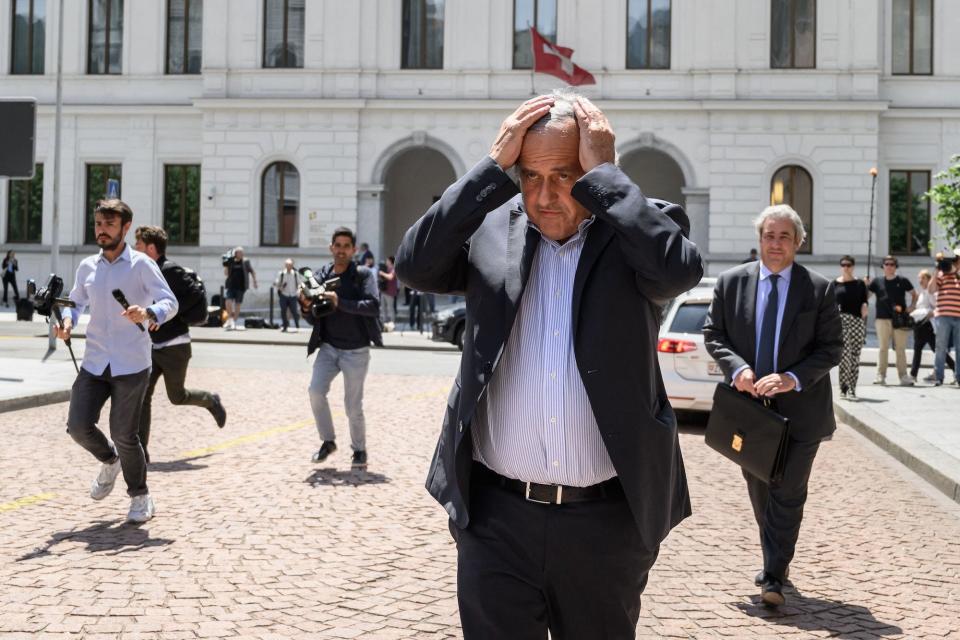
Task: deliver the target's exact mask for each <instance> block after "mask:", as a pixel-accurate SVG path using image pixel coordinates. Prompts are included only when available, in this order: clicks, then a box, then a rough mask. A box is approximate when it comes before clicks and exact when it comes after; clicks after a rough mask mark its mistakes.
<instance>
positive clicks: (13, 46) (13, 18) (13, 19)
mask: <svg viewBox="0 0 960 640" xmlns="http://www.w3.org/2000/svg"><path fill="white" fill-rule="evenodd" d="M28 1H29V3H30V10H29V12H28V13H27V17H28V18H27V68H28V69H29V71H27V72H26V73H17V72H16V71H15V70H14V69H15V68H16V66H15V65H16V58H17V38H16V33H17V28H16V23H17V0H11V2H10V75H12V76H42V75H44V73H46V63H47V61H46V55H44V56H43V58H44V59H43V64H42V65H41V66H42V68H41V69H40V71H34V70H33V67H34V64H33V63H34V59H33V22H34V19H33V16H34V11H33V6H34V3H35V2H36V0H28ZM45 1H46V0H44V2H45ZM46 13H47V7H46V4H44V23H43V30H44V42H46V30H47V23H46Z"/></svg>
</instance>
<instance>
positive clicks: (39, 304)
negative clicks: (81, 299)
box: [27, 273, 77, 322]
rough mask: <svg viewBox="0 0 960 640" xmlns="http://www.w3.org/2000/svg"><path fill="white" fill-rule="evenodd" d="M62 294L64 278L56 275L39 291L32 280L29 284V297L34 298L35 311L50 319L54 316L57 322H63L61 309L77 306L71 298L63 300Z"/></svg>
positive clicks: (52, 275)
mask: <svg viewBox="0 0 960 640" xmlns="http://www.w3.org/2000/svg"><path fill="white" fill-rule="evenodd" d="M62 293H63V278H61V277H60V276H58V275H57V274H55V273H51V274H50V278H49V279H48V280H47V284H46V285H45V286H44V287H43V288H41V289H39V290H38V289H37V285H36V283H34V282H33V281H32V280H31V281H30V282H28V283H27V296H33V310H34V311H36V312H37V313H39V314H40V315H42V316H46V317H48V318H49V317H50V316H51V315H52V316H53V317H54V318H55V319H56V320H57V322H62V321H63V318H62V316H61V315H60V307H71V308H74V307H76V306H77V305H76V304H74V302H73V300H71V299H70V298H61V297H60V294H62Z"/></svg>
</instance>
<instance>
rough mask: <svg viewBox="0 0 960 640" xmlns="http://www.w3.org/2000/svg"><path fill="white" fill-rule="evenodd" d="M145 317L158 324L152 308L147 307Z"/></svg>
mask: <svg viewBox="0 0 960 640" xmlns="http://www.w3.org/2000/svg"><path fill="white" fill-rule="evenodd" d="M147 317H148V318H150V321H151V322H156V323H158V324H159V321H158V320H157V314H155V313H154V312H153V309H147Z"/></svg>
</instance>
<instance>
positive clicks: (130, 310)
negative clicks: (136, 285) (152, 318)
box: [120, 304, 149, 324]
mask: <svg viewBox="0 0 960 640" xmlns="http://www.w3.org/2000/svg"><path fill="white" fill-rule="evenodd" d="M120 315H122V316H124V317H126V319H127V320H129V321H130V322H132V323H134V324H136V323H138V322H140V323H143V322H144V321H145V320H147V319H148V318H149V316H148V315H147V310H146V309H144V308H143V307H140V306H137V305H135V304H132V305H130V306H129V307H127V308H126V309H125V310H124V312H123V313H122V314H120Z"/></svg>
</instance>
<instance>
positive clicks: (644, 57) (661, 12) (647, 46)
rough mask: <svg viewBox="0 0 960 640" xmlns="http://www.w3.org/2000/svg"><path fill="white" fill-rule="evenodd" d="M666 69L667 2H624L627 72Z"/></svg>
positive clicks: (668, 3) (668, 39) (668, 56)
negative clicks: (625, 4)
mask: <svg viewBox="0 0 960 640" xmlns="http://www.w3.org/2000/svg"><path fill="white" fill-rule="evenodd" d="M669 68H670V0H628V2H627V69H669Z"/></svg>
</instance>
